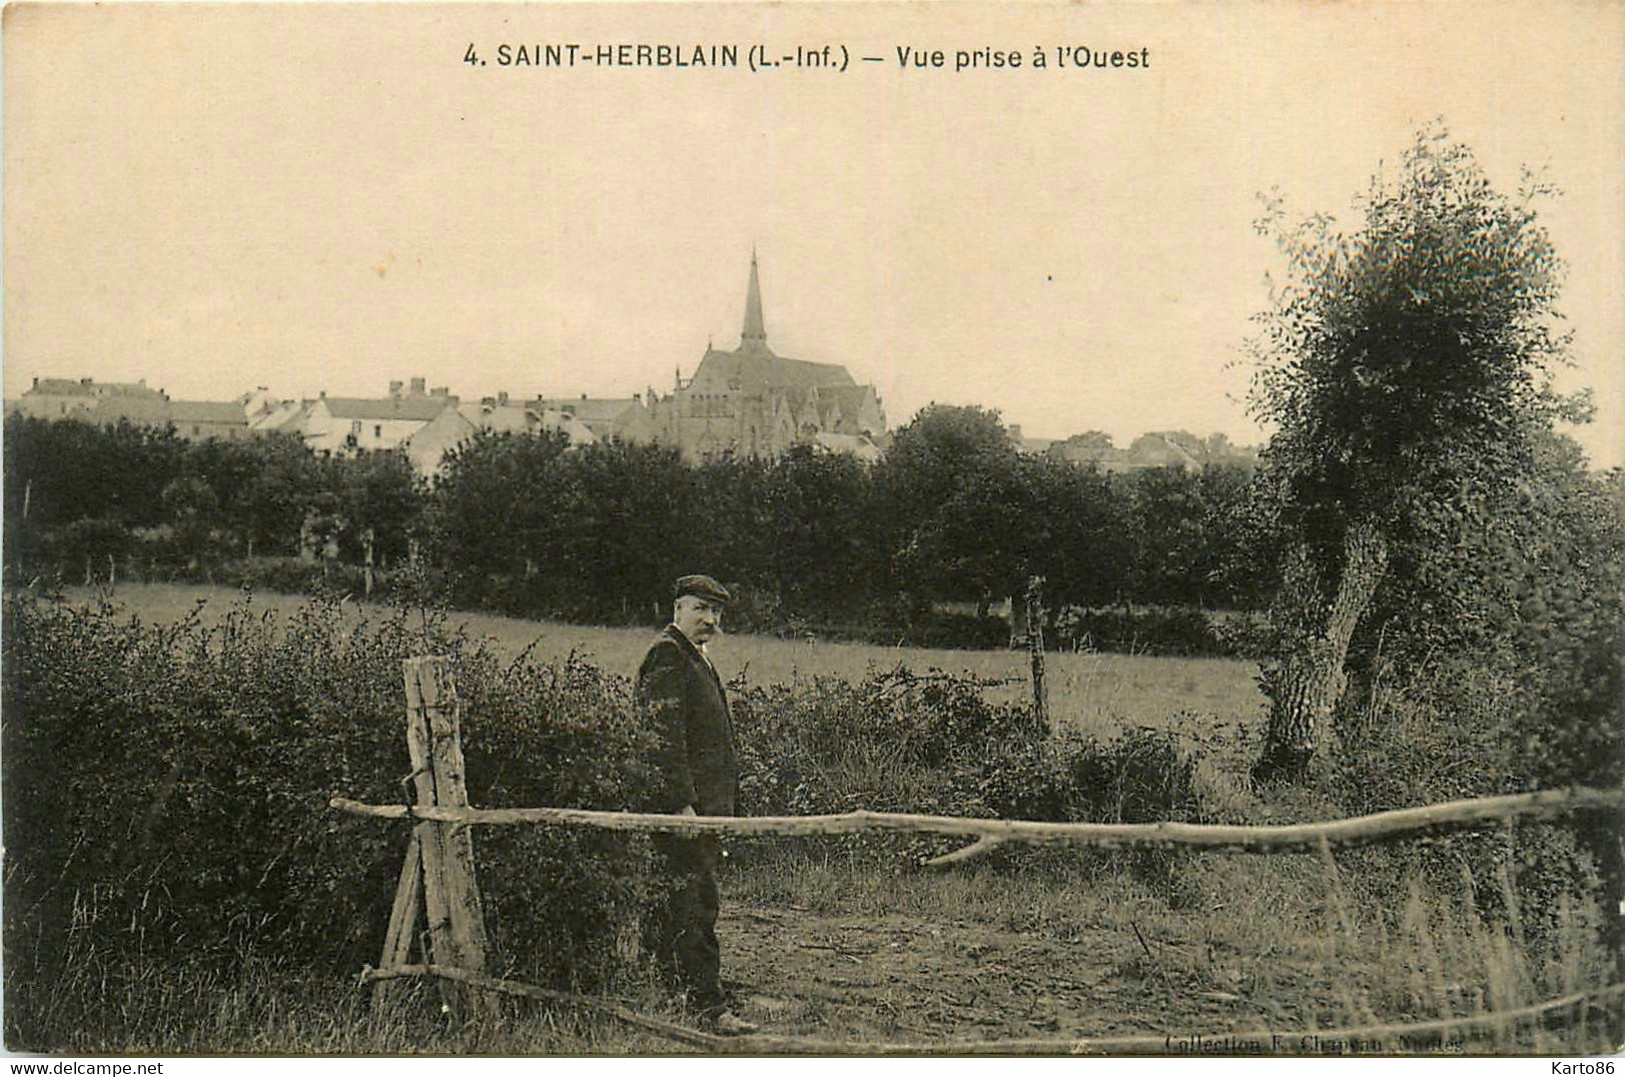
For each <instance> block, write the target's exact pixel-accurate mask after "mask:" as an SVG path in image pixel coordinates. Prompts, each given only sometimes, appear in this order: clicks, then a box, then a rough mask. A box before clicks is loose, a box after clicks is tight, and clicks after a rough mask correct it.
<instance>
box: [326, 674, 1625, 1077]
mask: <svg viewBox="0 0 1625 1077" xmlns="http://www.w3.org/2000/svg"><path fill="white" fill-rule="evenodd" d="M1038 670H1039V667H1035V672H1038ZM402 675H403V684H404V688H405V695H406V740H407V750H408V754H409V756H410V758H411V762H412V772H411V774H410V775H409V776H408V777H407V778H406V779H405V784H409V785H410V786H411V787H412V792H413V793H414V794H415V798H416V801H417V802H416V803H415V804H412V805H407V804H363V803H360V802H358V801H354V800H348V799H346V798H344V797H334V798H332V800H331V801H329V803H330V805H331V806H332V807H333V808H335V809H337V810H339V811H343V812H348V813H350V814H353V815H361V816H368V817H371V818H377V819H410V820H412V821H413V824H414V825H413V826H412V828H411V833H410V834H409V835H408V838H407V846H406V857H405V860H404V862H403V863H402V866H401V873H400V878H399V880H398V883H397V886H396V893H395V901H394V904H393V907H392V908H391V912H390V921H389V927H388V930H387V931H386V933H385V938H384V945H383V951H382V953H381V954H380V960H379V965H380V967H379V968H375V969H368V970H366V972H365V973H364V975H363V978H364V979H365V980H366V981H367V982H370V983H374V984H375V985H376V988H377V991H378V994H376V995H375V997H374V1002H375V1005H377V1006H379V1007H380V1008H382V1007H383V1006H384V1005H386V1004H387V999H386V997H385V993H384V992H385V990H386V989H387V988H388V987H389V986H390V984H392V983H395V982H398V981H399V980H401V979H403V978H406V977H412V976H422V977H429V978H431V979H433V980H434V981H435V983H436V984H437V985H438V986H439V988H440V990H441V998H442V1001H443V1003H444V1005H445V1009H446V1010H447V1012H448V1013H449V1014H450V1015H451V1016H452V1018H453V1020H459V1021H461V1020H468V1021H478V1020H480V1019H481V1018H482V1017H486V1016H490V1015H493V1014H495V1013H496V1012H497V1011H496V1010H495V1009H494V1007H493V1005H492V1004H493V1003H494V1001H495V998H496V995H498V994H509V995H519V996H526V997H530V998H540V999H547V1000H554V1001H569V1002H574V1003H578V1004H585V1005H588V1006H593V1007H596V1008H598V1009H600V1010H603V1011H606V1012H608V1013H611V1014H612V1015H614V1016H615V1017H617V1018H619V1019H621V1020H623V1021H627V1022H630V1023H632V1024H635V1025H639V1026H640V1027H643V1028H645V1029H647V1030H649V1031H651V1032H654V1033H656V1034H657V1035H663V1036H668V1037H670V1038H672V1039H676V1040H679V1041H681V1042H684V1043H688V1044H690V1045H694V1046H699V1047H703V1048H709V1049H713V1050H717V1051H719V1052H721V1051H732V1050H744V1051H747V1052H750V1053H762V1052H765V1051H774V1052H782V1053H810V1054H864V1055H871V1054H931V1053H943V1052H947V1053H952V1054H1055V1053H1086V1054H1094V1053H1112V1054H1131V1053H1148V1052H1154V1053H1161V1052H1164V1051H1168V1050H1170V1049H1172V1050H1174V1052H1175V1053H1181V1052H1180V1050H1179V1048H1178V1046H1177V1045H1171V1044H1170V1042H1169V1040H1168V1038H1167V1037H1161V1036H1129V1037H1108V1038H1090V1039H1072V1040H1062V1039H1046V1040H1004V1041H998V1042H966V1041H949V1042H944V1043H940V1044H896V1043H892V1044H872V1043H864V1044H854V1043H839V1042H833V1041H825V1040H808V1039H801V1038H797V1037H780V1036H753V1037H750V1038H748V1040H745V1041H730V1040H725V1039H722V1038H720V1037H716V1036H713V1035H710V1034H709V1033H705V1032H699V1031H695V1030H691V1029H684V1028H681V1027H679V1026H675V1025H671V1024H670V1023H668V1022H663V1021H659V1020H656V1019H654V1018H649V1017H645V1016H643V1015H640V1014H636V1013H633V1012H632V1011H630V1010H627V1009H626V1008H625V1007H622V1006H618V1005H615V1004H613V1003H610V1002H608V1000H602V999H598V1000H594V999H585V998H582V997H580V996H576V995H571V994H568V993H565V992H559V991H551V990H548V989H545V988H540V987H532V986H530V985H528V984H522V983H518V982H516V981H511V980H499V979H496V978H494V977H491V976H488V975H487V974H486V968H485V967H486V949H487V939H486V935H485V923H484V919H485V917H484V911H483V907H482V902H481V899H480V892H479V885H478V883H477V881H476V879H475V859H474V847H473V836H472V833H471V832H470V831H469V829H468V827H470V826H474V825H496V826H501V825H517V824H534V825H541V826H575V827H596V828H599V829H605V830H621V831H633V832H635V831H653V832H662V833H669V834H732V835H736V836H741V837H750V836H760V835H818V834H856V833H862V832H866V831H889V832H893V833H912V834H943V835H950V836H958V837H962V838H968V839H975V840H974V843H973V844H971V845H967V846H966V847H964V848H962V849H958V850H955V851H954V852H951V853H948V854H947V855H945V856H939V857H937V858H935V859H934V860H930V861H927V862H926V863H927V865H928V866H932V867H944V866H948V865H951V864H956V863H962V862H964V861H966V860H971V859H974V858H976V857H978V856H980V855H982V854H983V853H986V852H988V851H990V850H992V849H995V848H998V847H999V846H1001V845H1003V844H1005V843H1007V842H1018V843H1024V844H1048V845H1085V846H1098V847H1106V848H1113V847H1116V848H1123V847H1131V846H1183V847H1186V848H1194V849H1210V850H1219V851H1240V852H1253V853H1280V852H1313V851H1320V850H1325V849H1329V848H1331V847H1333V846H1348V845H1361V844H1367V843H1371V842H1381V841H1389V840H1393V839H1396V838H1401V837H1414V836H1417V835H1426V834H1431V833H1439V832H1444V831H1450V830H1459V829H1464V828H1468V827H1476V826H1485V825H1488V824H1491V823H1498V822H1502V821H1505V820H1510V819H1515V818H1549V817H1553V816H1561V815H1568V814H1571V813H1574V812H1579V811H1615V812H1617V811H1620V810H1622V809H1625V788H1622V789H1582V788H1575V789H1565V790H1550V791H1545V792H1538V793H1516V794H1511V795H1508V796H1498V797H1481V798H1478V799H1475V800H1456V801H1451V802H1449V803H1444V804H1430V805H1428V806H1426V807H1421V808H1406V809H1403V810H1400V811H1387V812H1380V813H1378V814H1376V815H1365V816H1360V817H1358V818H1353V819H1336V820H1332V821H1329V822H1320V823H1294V824H1287V825H1282V826H1212V825H1201V824H1194V823H1173V822H1165V823H1043V822H1030V821H1026V820H1007V819H963V818H954V817H949V816H939V815H904V814H894V813H887V812H870V811H854V812H847V813H845V814H841V815H804V816H755V817H746V818H727V817H720V816H681V815H652V814H642V813H637V812H609V811H587V810H582V809H575V808H474V807H470V806H469V803H468V794H467V790H466V785H465V782H464V775H463V769H464V760H463V750H462V737H461V728H460V727H461V707H462V705H461V701H460V699H459V697H458V693H457V686H456V682H455V679H454V678H453V676H452V672H451V668H450V664H449V661H448V659H446V658H442V657H424V658H408V659H406V660H405V661H404V662H403V663H402ZM1039 675H1040V676H1041V673H1040V674H1039ZM414 946H415V947H416V948H417V949H418V950H419V951H420V952H421V953H422V956H423V960H422V962H421V963H420V964H412V963H411V954H412V950H413V948H414ZM471 989H473V990H471ZM1622 993H1625V985H1620V984H1615V985H1612V986H1609V987H1607V988H1601V989H1598V990H1595V991H1592V992H1588V993H1585V994H1578V995H1571V996H1568V997H1566V998H1562V999H1554V1000H1552V1001H1550V1002H1544V1003H1540V1004H1538V1005H1536V1006H1530V1007H1526V1008H1524V1009H1522V1010H1515V1011H1509V1012H1504V1013H1494V1014H1483V1015H1475V1016H1473V1017H1463V1018H1452V1019H1448V1020H1440V1021H1434V1022H1427V1023H1423V1024H1416V1025H1373V1026H1369V1027H1366V1028H1357V1029H1336V1030H1329V1031H1323V1032H1318V1033H1297V1032H1294V1033H1275V1032H1269V1031H1266V1032H1244V1033H1219V1034H1217V1035H1218V1036H1220V1037H1222V1038H1223V1039H1225V1040H1227V1041H1228V1042H1229V1047H1228V1048H1226V1049H1224V1053H1249V1052H1254V1051H1257V1050H1261V1049H1275V1048H1276V1047H1277V1040H1278V1038H1279V1037H1280V1036H1289V1037H1299V1036H1303V1035H1319V1036H1321V1037H1323V1038H1324V1037H1336V1038H1342V1039H1350V1038H1365V1039H1373V1038H1377V1037H1380V1036H1384V1035H1389V1036H1392V1035H1403V1036H1405V1037H1407V1038H1406V1039H1405V1040H1404V1047H1403V1048H1402V1049H1404V1050H1412V1049H1414V1047H1415V1045H1416V1043H1418V1042H1421V1039H1422V1038H1425V1037H1430V1036H1437V1037H1439V1038H1441V1039H1442V1038H1444V1037H1446V1036H1447V1035H1450V1034H1455V1033H1459V1032H1461V1031H1463V1030H1467V1029H1479V1028H1482V1029H1487V1030H1492V1031H1493V1030H1497V1029H1505V1028H1507V1027H1510V1025H1512V1024H1515V1023H1523V1022H1529V1021H1534V1020H1539V1019H1544V1018H1546V1017H1547V1015H1549V1014H1551V1013H1552V1012H1553V1011H1555V1010H1559V1009H1570V1008H1574V1007H1583V1006H1586V1005H1595V1004H1600V1003H1602V1002H1604V1001H1607V1000H1615V999H1618V998H1619V997H1620V995H1621V994H1622ZM1582 1012H1583V1011H1582ZM1288 1051H1289V1052H1290V1048H1288ZM1196 1053H1207V1051H1206V1049H1203V1050H1201V1051H1200V1052H1196Z"/></svg>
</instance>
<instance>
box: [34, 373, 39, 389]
mask: <svg viewBox="0 0 1625 1077" xmlns="http://www.w3.org/2000/svg"><path fill="white" fill-rule="evenodd" d="M34 388H36V389H38V388H39V375H38V374H35V375H34Z"/></svg>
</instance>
